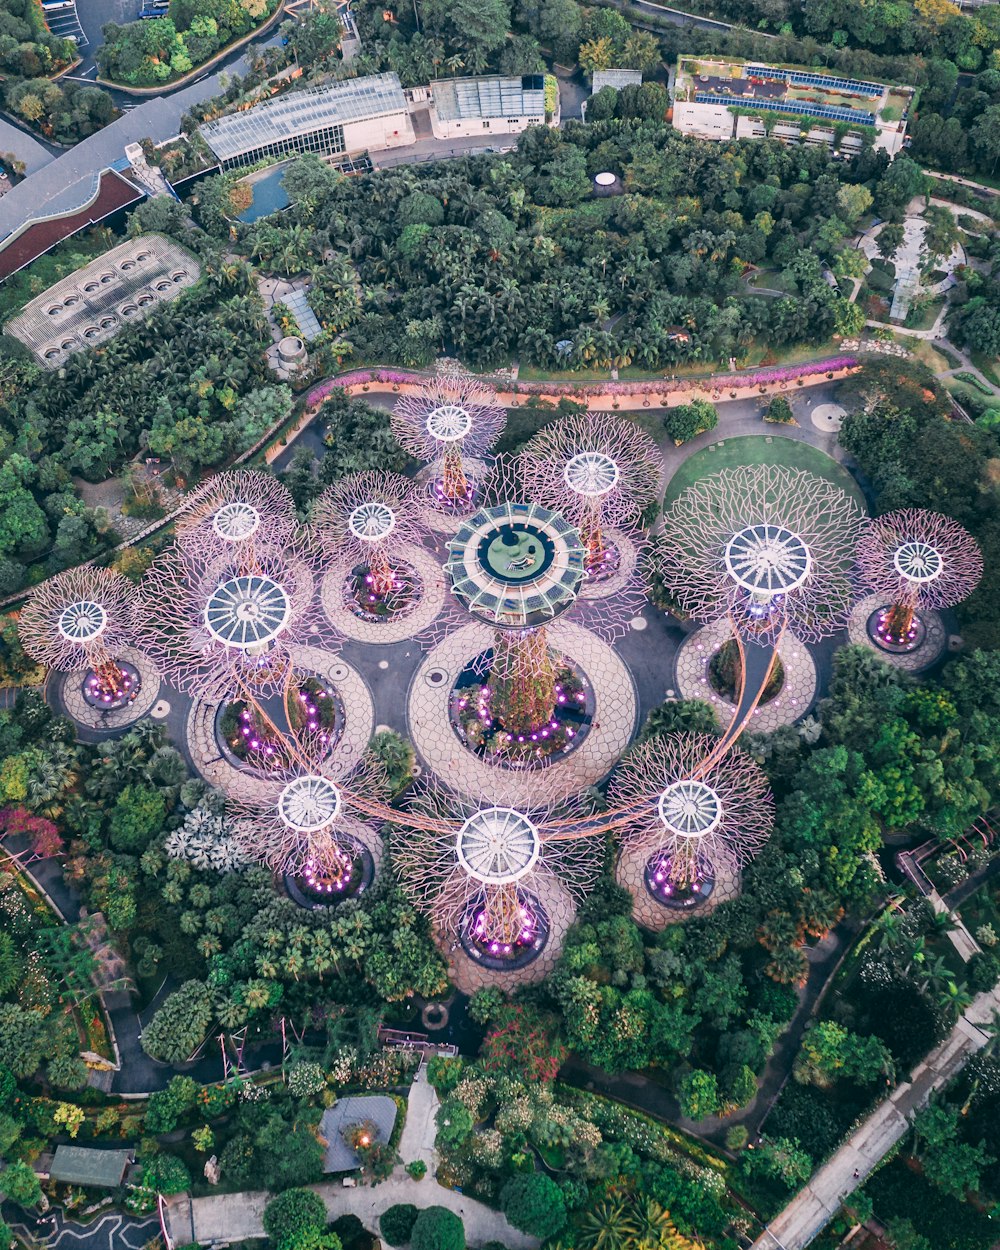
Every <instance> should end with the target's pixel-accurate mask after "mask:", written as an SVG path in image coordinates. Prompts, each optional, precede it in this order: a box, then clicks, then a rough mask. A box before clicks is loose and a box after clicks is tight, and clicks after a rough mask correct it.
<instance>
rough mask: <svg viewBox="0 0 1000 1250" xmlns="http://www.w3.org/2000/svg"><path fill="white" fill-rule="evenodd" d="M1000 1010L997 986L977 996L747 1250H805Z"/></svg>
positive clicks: (979, 1043) (977, 1046)
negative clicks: (905, 1079) (938, 1042)
mask: <svg viewBox="0 0 1000 1250" xmlns="http://www.w3.org/2000/svg"><path fill="white" fill-rule="evenodd" d="M998 1009H1000V986H997V987H994V989H992V990H991V991H990V992H989V993H988V994H980V995H978V996H977V997H976V999H975V1000H974V1001H973V1003H972V1005H971V1006H970V1007H969V1009H968V1010H967V1011H966V1012H965V1013H964V1015H962V1016H960V1017H959V1019H958V1022H957V1023H956V1025H955V1027H954V1028H953V1029H952V1031H951V1032H950V1033H949V1034H948V1036H947V1037H946V1038H945V1040H944V1041H943V1042H942V1043H941V1044H940V1045H939V1046H936V1047H935V1048H934V1050H932V1051H931V1052H930V1054H929V1055H928V1056H927V1058H926V1059H925V1060H924V1061H923V1062H922V1063H920V1064H918V1065H917V1067H916V1068H915V1069H914V1070H913V1074H912V1076H911V1078H910V1080H909V1081H904V1082H903V1083H902V1084H900V1085H897V1086H896V1089H895V1090H894V1091H893V1093H892V1094H891V1095H890V1096H889V1098H887V1099H886V1101H885V1102H883V1103H881V1104H880V1105H879V1106H878V1107H876V1109H875V1110H874V1111H873V1112H872V1113H871V1115H870V1116H868V1118H867V1119H866V1120H865V1121H864V1122H863V1123H862V1124H861V1125H860V1127H859V1128H857V1129H856V1130H855V1132H854V1133H852V1134H851V1136H850V1137H849V1138H848V1139H847V1141H846V1142H845V1143H844V1144H843V1145H842V1146H841V1147H840V1149H839V1150H838V1151H837V1152H836V1154H835V1155H833V1157H832V1158H831V1159H829V1160H828V1161H827V1162H826V1163H825V1164H824V1165H823V1166H822V1167H821V1168H820V1169H819V1171H818V1172H816V1173H815V1175H814V1176H813V1177H812V1179H811V1180H810V1181H809V1183H808V1184H807V1185H806V1186H805V1187H804V1188H803V1189H802V1190H800V1192H799V1193H798V1194H796V1196H795V1197H794V1198H793V1199H792V1201H791V1202H790V1203H789V1204H788V1206H786V1207H785V1209H784V1210H783V1211H782V1212H781V1213H780V1214H779V1215H778V1216H776V1217H775V1219H773V1220H772V1221H771V1223H770V1225H769V1226H768V1228H767V1229H766V1230H765V1232H764V1233H763V1234H762V1235H761V1236H760V1237H759V1238H758V1239H757V1240H756V1241H755V1242H754V1244H753V1247H752V1250H805V1247H806V1246H808V1245H809V1244H810V1242H811V1241H812V1240H813V1238H814V1237H816V1236H817V1235H818V1234H819V1233H820V1232H821V1231H822V1230H823V1229H824V1228H825V1227H826V1225H827V1224H828V1223H829V1222H830V1220H831V1219H832V1218H833V1217H834V1216H835V1215H836V1214H837V1212H838V1211H839V1209H840V1207H841V1204H842V1203H843V1201H844V1199H845V1198H847V1197H848V1196H849V1195H850V1194H852V1193H853V1192H854V1191H855V1190H856V1189H858V1188H860V1187H861V1186H862V1185H863V1184H864V1182H865V1180H866V1179H867V1177H868V1176H869V1175H870V1173H871V1172H872V1171H873V1170H874V1168H875V1167H876V1165H877V1164H878V1163H879V1162H881V1160H882V1159H883V1158H884V1157H885V1155H886V1154H887V1153H888V1152H889V1151H890V1150H891V1149H892V1147H893V1146H895V1145H896V1143H897V1142H899V1141H901V1140H902V1138H903V1137H904V1136H905V1135H906V1133H907V1132H908V1131H909V1128H910V1120H911V1117H912V1116H913V1115H914V1114H915V1113H916V1112H917V1111H919V1110H921V1108H923V1107H925V1106H926V1105H927V1102H928V1100H929V1099H930V1097H931V1095H932V1094H933V1093H934V1092H935V1091H936V1090H940V1089H944V1088H945V1087H946V1086H947V1085H948V1084H949V1083H950V1082H951V1081H952V1080H953V1079H954V1077H955V1076H956V1075H957V1074H958V1073H959V1072H960V1071H961V1070H962V1068H963V1067H964V1066H965V1064H966V1062H967V1060H968V1059H969V1058H970V1056H972V1055H974V1054H975V1053H976V1051H978V1050H981V1049H982V1048H983V1047H984V1046H985V1045H986V1043H987V1041H988V1040H989V1036H990V1035H989V1033H987V1032H985V1031H984V1030H983V1028H981V1027H979V1026H980V1025H986V1024H988V1023H989V1022H990V1020H991V1019H992V1017H993V1013H994V1012H995V1011H997V1010H998Z"/></svg>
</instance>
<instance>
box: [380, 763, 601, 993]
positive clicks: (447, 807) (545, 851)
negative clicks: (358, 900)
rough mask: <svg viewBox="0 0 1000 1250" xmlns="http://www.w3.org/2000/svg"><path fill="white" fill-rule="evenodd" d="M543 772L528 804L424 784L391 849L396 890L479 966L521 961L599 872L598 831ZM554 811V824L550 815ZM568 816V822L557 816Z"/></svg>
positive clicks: (561, 922) (506, 966)
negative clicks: (420, 820) (417, 822)
mask: <svg viewBox="0 0 1000 1250" xmlns="http://www.w3.org/2000/svg"><path fill="white" fill-rule="evenodd" d="M559 786H560V783H559V782H558V781H557V779H556V778H554V777H553V775H552V774H551V773H543V774H540V775H539V779H538V787H537V790H536V792H535V795H534V797H533V799H532V805H531V807H530V808H523V809H515V808H512V807H509V806H507V805H505V804H500V803H497V802H495V801H494V800H493V797H492V796H490V795H487V794H484V795H482V796H480V797H479V798H478V799H477V800H472V799H461V798H459V797H458V796H456V795H452V794H450V793H449V792H447V791H445V790H444V789H441V788H432V789H431V790H430V791H428V792H427V793H426V794H425V795H424V796H422V799H421V802H422V805H423V806H424V807H425V809H426V811H427V813H428V816H429V819H428V820H427V824H426V826H425V827H424V828H423V829H417V830H413V831H409V832H407V834H406V836H405V839H403V840H401V844H400V845H399V846H398V847H396V846H395V845H394V847H393V861H394V863H395V866H396V869H397V871H398V873H399V877H400V881H401V882H402V884H403V888H404V890H406V891H407V893H408V894H410V896H411V897H412V898H413V899H414V900H415V901H416V902H417V903H418V905H419V906H420V907H421V908H423V909H424V910H426V911H427V912H429V913H430V915H431V916H432V918H433V920H434V922H435V925H436V926H437V928H438V930H439V931H440V932H441V933H443V934H445V935H447V936H455V937H457V939H458V940H459V941H460V942H461V944H462V946H463V947H464V948H465V950H466V952H467V953H468V954H469V955H470V956H472V957H473V958H474V959H476V960H478V961H480V962H481V963H482V964H483V965H484V966H486V967H492V968H494V969H496V970H500V971H504V970H513V969H515V968H517V967H523V966H524V965H525V964H527V963H530V962H531V961H532V960H533V959H534V958H535V957H536V956H537V955H538V954H539V953H540V951H541V949H542V948H543V947H544V945H545V943H546V941H547V940H548V936H549V932H550V929H551V928H552V927H553V926H556V925H558V927H560V928H564V927H565V925H566V924H567V923H568V922H569V920H570V919H571V915H572V911H573V906H574V902H573V900H574V898H578V897H580V896H581V895H582V894H584V893H586V891H587V890H588V889H589V888H590V887H591V886H593V884H594V883H595V882H596V880H597V878H598V877H599V876H600V873H601V867H602V861H603V847H604V843H603V837H602V836H601V835H600V834H595V833H593V832H592V831H590V830H589V829H588V827H587V825H586V822H585V821H584V820H583V819H582V818H580V817H579V808H578V805H577V804H576V803H575V801H573V800H572V799H570V798H569V797H568V796H567V795H566V794H565V792H564V791H562V790H560V788H559ZM557 813H559V814H562V816H563V821H562V823H561V824H560V825H556V824H554V823H553V818H554V816H555V815H556V814H557ZM568 813H576V814H577V822H578V823H577V825H576V826H574V825H573V823H572V819H571V820H570V822H569V828H568V829H567V821H566V816H567V814H568Z"/></svg>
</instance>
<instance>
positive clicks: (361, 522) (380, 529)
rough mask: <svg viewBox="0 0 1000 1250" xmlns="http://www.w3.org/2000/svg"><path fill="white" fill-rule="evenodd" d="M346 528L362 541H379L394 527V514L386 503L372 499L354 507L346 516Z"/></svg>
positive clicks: (387, 535)
mask: <svg viewBox="0 0 1000 1250" xmlns="http://www.w3.org/2000/svg"><path fill="white" fill-rule="evenodd" d="M347 528H348V529H349V530H350V531H351V533H352V534H353V535H354V537H355V538H357V539H360V540H361V542H363V543H377V542H381V541H382V540H383V539H384V538H388V537H389V535H390V534H391V533H392V531H393V530H394V529H395V528H396V514H395V512H393V510H392V509H391V508H390V507H389V505H388V504H387V503H379V502H378V501H377V500H372V501H371V502H369V503H363V504H359V505H358V506H357V507H356V508H355V509H354V511H353V512H352V513H351V515H350V516H349V517H348V518H347Z"/></svg>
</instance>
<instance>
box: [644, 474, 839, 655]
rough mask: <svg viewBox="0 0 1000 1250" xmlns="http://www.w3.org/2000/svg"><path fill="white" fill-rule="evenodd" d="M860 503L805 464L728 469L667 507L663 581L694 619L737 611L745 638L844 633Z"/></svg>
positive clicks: (809, 637) (810, 638)
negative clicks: (801, 466)
mask: <svg viewBox="0 0 1000 1250" xmlns="http://www.w3.org/2000/svg"><path fill="white" fill-rule="evenodd" d="M862 519H863V518H862V513H861V509H860V508H859V507H858V505H857V504H856V503H855V502H854V500H853V499H851V498H850V497H849V496H848V495H847V494H845V492H844V491H842V490H841V489H840V488H839V487H837V486H835V485H833V483H831V482H828V481H827V480H826V479H825V478H821V477H817V476H816V475H815V474H812V473H807V472H804V471H803V470H799V469H787V468H782V467H778V466H774V465H751V466H741V467H738V468H733V469H724V470H723V471H722V472H721V473H717V474H713V475H712V476H710V477H705V478H702V479H701V480H700V481H697V482H695V483H694V485H692V486H689V487H688V488H687V489H686V490H685V491H683V492H682V493H681V494H680V495H679V496H678V497H677V499H676V500H675V501H674V503H673V504H672V505H671V506H670V507H669V508H668V509H667V511H666V513H665V515H664V537H663V538H662V540H661V542H660V547H659V552H658V558H659V567H660V574H661V576H662V579H663V582H664V584H665V585H666V587H667V588H668V590H669V591H670V593H671V595H672V596H673V597H674V599H675V600H676V602H677V603H678V605H679V606H680V608H681V610H682V611H684V612H686V613H688V614H689V615H691V616H692V617H694V618H695V620H698V621H703V622H711V621H717V620H720V619H722V618H723V617H729V618H730V619H731V621H732V623H733V627H734V629H735V630H736V631H737V633H738V634H740V635H742V636H743V637H745V638H748V639H752V640H755V641H758V642H763V643H774V642H775V641H777V639H779V638H780V637H781V635H782V633H783V632H784V631H785V629H786V628H787V629H789V630H791V632H792V633H794V634H795V635H796V636H797V637H798V638H800V639H802V640H803V641H806V642H816V641H818V640H819V639H820V638H823V637H826V636H828V635H829V634H833V633H836V631H837V630H838V629H841V628H843V626H844V624H845V623H846V621H847V618H848V615H849V613H850V610H851V604H852V601H853V590H852V586H851V566H852V562H853V555H854V548H855V544H856V542H857V538H858V534H859V532H860V528H861V524H862Z"/></svg>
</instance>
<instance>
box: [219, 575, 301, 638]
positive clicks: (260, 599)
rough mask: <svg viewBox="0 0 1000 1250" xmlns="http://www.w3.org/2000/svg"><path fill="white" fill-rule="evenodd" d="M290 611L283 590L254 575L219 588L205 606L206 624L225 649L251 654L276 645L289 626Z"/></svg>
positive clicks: (237, 578) (235, 579)
mask: <svg viewBox="0 0 1000 1250" xmlns="http://www.w3.org/2000/svg"><path fill="white" fill-rule="evenodd" d="M290 612H291V604H290V603H289V601H288V595H287V594H286V593H285V591H284V589H283V587H281V586H280V585H279V584H278V583H277V582H276V581H274V580H273V579H272V578H270V577H263V576H261V575H260V574H257V573H253V574H249V575H246V576H243V577H233V578H230V579H229V580H228V581H225V582H222V583H221V584H220V585H219V586H217V587H216V589H215V590H214V591H213V592H212V596H211V598H210V599H209V601H208V603H207V604H206V605H205V624H206V626H207V627H208V632H209V633H210V634H211V635H212V637H213V638H215V639H216V640H217V641H218V642H221V643H223V645H224V646H227V647H235V648H236V649H237V650H240V651H250V650H252V649H254V648H256V647H263V646H266V645H267V644H268V643H269V642H273V641H274V639H275V638H277V636H278V635H279V634H280V633H281V631H282V630H283V629H284V628H285V626H286V625H287V624H288V617H289V614H290Z"/></svg>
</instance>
